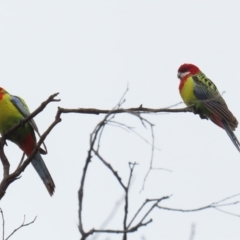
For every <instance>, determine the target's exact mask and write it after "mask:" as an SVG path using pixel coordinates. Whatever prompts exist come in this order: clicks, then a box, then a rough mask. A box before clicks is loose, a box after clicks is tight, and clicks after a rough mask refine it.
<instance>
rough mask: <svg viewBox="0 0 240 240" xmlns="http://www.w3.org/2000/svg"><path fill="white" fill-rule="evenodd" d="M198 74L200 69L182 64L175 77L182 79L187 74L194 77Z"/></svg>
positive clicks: (188, 64)
mask: <svg viewBox="0 0 240 240" xmlns="http://www.w3.org/2000/svg"><path fill="white" fill-rule="evenodd" d="M199 72H200V69H199V68H198V67H197V66H195V65H193V64H190V63H184V64H183V65H181V66H180V67H179V69H178V75H177V76H178V78H180V79H182V78H184V77H185V76H187V75H189V74H190V75H195V74H197V73H199Z"/></svg>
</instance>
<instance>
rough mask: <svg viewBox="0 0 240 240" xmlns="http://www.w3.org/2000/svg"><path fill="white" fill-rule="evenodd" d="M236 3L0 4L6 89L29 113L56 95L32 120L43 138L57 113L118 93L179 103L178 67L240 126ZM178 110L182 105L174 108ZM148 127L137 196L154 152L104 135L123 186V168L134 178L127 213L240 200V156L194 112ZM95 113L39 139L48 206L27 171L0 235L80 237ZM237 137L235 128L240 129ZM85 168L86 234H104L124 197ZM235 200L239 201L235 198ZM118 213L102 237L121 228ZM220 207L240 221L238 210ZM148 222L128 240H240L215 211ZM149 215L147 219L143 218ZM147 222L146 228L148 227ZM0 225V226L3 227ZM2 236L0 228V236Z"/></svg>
mask: <svg viewBox="0 0 240 240" xmlns="http://www.w3.org/2000/svg"><path fill="white" fill-rule="evenodd" d="M239 9H240V3H239V2H238V1H221V0H215V1H190V0H188V1H187V0H182V1H177V0H175V1H174V0H172V1H160V0H159V1H157V0H156V1H153V0H152V1H151V0H149V1H142V0H140V1H139V0H138V1H134V0H131V1H113V0H111V1H107V0H104V1H79V0H78V1H74V0H69V1H62V0H58V1H56V0H55V1H54V0H48V1H46V0H42V1H30V0H29V1H24V0H21V1H19V0H4V1H3V0H1V1H0V79H1V84H0V85H1V87H4V88H6V89H7V91H9V92H10V93H12V94H14V95H19V96H21V97H23V98H24V99H25V101H26V102H27V103H28V106H29V108H30V109H31V110H34V109H35V108H36V107H38V106H39V104H40V103H41V102H42V101H44V100H45V99H46V98H47V97H48V96H49V95H50V94H52V93H55V92H60V98H61V99H62V101H61V102H60V103H53V104H51V105H49V106H48V107H47V109H46V110H45V111H44V112H43V113H41V114H40V115H38V116H37V117H36V119H35V120H36V122H37V124H38V126H39V128H40V131H41V132H43V131H44V130H45V129H46V128H47V127H48V125H49V124H50V123H51V122H52V121H53V119H54V116H55V113H56V109H57V106H61V107H68V108H77V107H85V108H87V107H95V108H103V109H111V108H112V107H113V106H114V105H115V104H116V103H117V101H118V100H119V98H120V96H121V95H122V93H123V92H124V91H125V89H126V86H127V83H128V84H129V88H130V91H129V93H128V95H127V102H126V104H125V107H137V106H139V105H140V104H143V106H146V107H152V108H160V107H167V106H169V105H172V104H175V103H178V102H179V101H181V99H180V95H179V93H178V85H179V80H178V79H177V77H176V76H177V69H178V67H179V66H180V65H181V64H182V63H185V62H190V63H194V64H196V65H198V66H199V67H200V68H201V69H202V71H203V72H204V73H206V74H207V76H208V77H209V78H211V79H212V80H213V81H214V83H215V84H216V85H217V86H218V89H219V91H221V92H222V91H226V94H225V95H224V98H225V100H226V101H227V103H228V106H229V107H230V109H231V111H232V112H233V113H234V114H235V116H236V117H237V118H238V119H240V108H239V102H240V95H239V86H240V84H239V81H240V71H239V69H240V27H239V23H240V16H239ZM181 106H182V107H183V106H184V105H180V106H179V107H181ZM146 117H147V118H148V119H149V120H150V121H152V122H153V123H154V124H155V141H156V146H157V147H159V148H160V149H161V151H157V152H156V153H155V158H154V166H156V167H162V168H167V169H170V170H172V173H170V172H167V171H153V172H151V174H150V176H149V177H148V179H147V182H146V186H145V191H143V192H142V193H139V191H140V189H141V186H142V181H143V177H144V174H145V173H146V170H147V168H148V165H149V161H150V154H151V147H150V146H149V145H147V144H146V143H144V142H143V141H142V140H141V139H139V138H138V137H137V136H135V135H133V134H129V133H126V132H124V131H122V130H121V129H118V128H113V127H109V128H108V129H107V130H106V132H105V135H104V136H103V141H102V145H101V147H102V150H101V153H102V155H103V156H104V157H105V159H106V160H107V161H109V162H110V163H111V164H112V165H113V167H114V168H115V169H117V170H118V172H119V174H120V175H121V176H122V178H123V181H124V182H125V183H126V181H127V177H128V172H129V170H128V162H129V161H136V162H138V163H139V166H138V167H136V169H135V172H134V183H133V185H132V188H131V194H130V213H129V214H130V216H132V215H133V214H134V212H135V211H136V210H137V209H138V207H139V206H140V205H141V203H142V202H143V201H144V199H145V198H155V197H161V196H165V195H169V194H173V196H172V197H171V199H170V200H167V201H165V202H163V203H162V204H163V205H164V206H168V207H174V208H184V209H189V208H198V207H201V206H204V205H207V204H210V203H212V202H214V201H218V200H220V199H222V198H225V197H227V196H230V195H233V194H236V193H239V192H240V154H239V152H237V150H236V149H235V147H234V146H233V144H232V143H231V141H230V139H229V138H228V136H227V134H226V133H225V132H224V131H223V130H221V129H220V128H218V127H216V126H215V125H214V124H212V123H211V122H210V121H203V120H200V118H198V117H197V116H195V115H193V114H190V113H179V114H158V115H151V116H146ZM101 118H102V116H100V117H99V116H87V115H77V114H69V115H64V116H63V121H62V123H60V124H59V125H58V126H57V127H56V128H55V129H54V130H53V132H52V133H51V134H50V136H49V137H48V138H47V140H46V144H47V146H48V150H49V154H48V155H47V156H44V159H45V162H46V164H47V166H48V168H49V170H50V172H51V174H52V177H53V178H54V181H55V183H56V192H55V194H54V196H53V197H52V198H51V197H49V195H48V193H47V191H46V189H45V188H44V186H43V184H42V182H41V180H40V179H39V177H38V176H37V174H36V173H35V171H34V170H33V168H32V166H29V168H27V170H26V171H25V172H24V173H23V175H22V178H21V179H20V180H18V181H17V182H15V183H13V184H12V185H11V186H10V187H9V189H8V190H7V194H6V196H5V197H4V198H3V200H2V201H1V204H0V207H1V208H2V209H3V210H4V213H5V220H6V234H8V233H10V232H11V231H12V230H13V229H15V228H16V227H17V226H19V224H20V223H21V222H22V219H23V215H24V214H25V215H26V218H27V221H30V220H32V219H33V217H34V216H36V215H37V216H38V218H37V221H36V222H35V223H34V224H33V225H31V226H29V227H26V228H24V229H22V230H20V231H19V232H18V233H16V234H15V235H14V236H13V237H12V238H11V239H12V240H14V239H15V240H18V239H24V240H32V239H36V240H42V239H44V240H57V239H64V240H65V239H66V240H67V239H79V238H80V234H79V232H78V228H77V226H78V212H77V211H78V201H77V191H78V188H79V183H80V177H81V174H82V168H83V164H84V162H85V158H86V156H87V150H88V144H89V134H90V132H91V131H92V130H93V128H94V126H95V125H96V124H97V123H98V122H99V121H100V119H101ZM117 119H118V120H120V121H122V122H125V123H127V124H129V125H131V126H136V127H137V129H136V130H137V131H138V132H139V133H141V134H142V135H143V136H145V137H146V138H147V139H149V140H151V134H150V131H148V130H145V129H144V128H142V127H141V125H140V123H139V122H138V121H137V120H136V119H134V118H133V117H130V116H128V115H122V116H119V117H118V118H117ZM236 135H237V136H238V137H239V138H240V131H239V130H237V131H236ZM6 152H7V154H8V156H9V159H10V160H11V163H12V166H16V165H17V163H18V161H19V159H20V157H21V151H20V150H19V149H18V148H17V147H16V146H14V145H13V144H11V143H9V146H8V147H7V148H6ZM95 160H96V159H93V162H92V163H91V165H90V171H89V175H88V178H87V181H86V188H85V189H86V191H85V194H86V195H85V197H86V198H85V201H84V212H83V214H84V215H83V217H84V227H85V229H86V230H89V229H90V228H92V227H95V228H99V227H100V226H101V224H102V223H103V222H104V220H105V219H106V218H107V216H108V214H109V213H110V211H111V210H112V209H113V207H114V205H115V203H116V201H117V200H119V199H120V198H121V197H122V194H123V192H122V189H121V188H120V187H119V186H118V184H117V182H116V181H115V179H114V178H113V177H112V175H111V174H110V173H109V171H107V170H106V169H105V168H103V167H102V165H101V164H100V163H99V161H95ZM236 200H237V199H236ZM123 207H124V206H123V205H121V206H120V209H119V210H118V212H117V213H116V216H115V218H114V220H113V221H112V222H111V223H110V224H109V225H108V228H114V229H116V228H121V227H122V222H123V221H122V219H123V210H122V209H123ZM224 210H228V211H231V212H233V213H237V214H240V209H239V206H234V207H228V208H224ZM150 217H151V218H153V220H154V221H153V223H151V224H150V225H149V226H147V227H144V228H142V229H140V230H139V231H138V232H137V233H134V234H132V235H130V236H129V239H148V240H149V239H150V240H151V239H169V240H170V239H171V240H172V239H189V237H190V231H191V225H192V224H193V223H194V224H195V225H196V233H195V238H194V239H195V240H202V239H240V227H239V226H240V225H239V224H240V220H239V218H237V217H233V216H230V215H226V214H223V213H221V212H218V211H216V210H206V211H202V212H197V213H176V212H166V211H159V210H155V211H154V212H153V213H152V214H151V216H150ZM150 217H149V218H150ZM149 218H148V219H149ZM0 225H1V223H0ZM0 231H1V229H0ZM121 238H122V237H121V236H120V235H100V236H99V237H98V239H113V240H114V239H121Z"/></svg>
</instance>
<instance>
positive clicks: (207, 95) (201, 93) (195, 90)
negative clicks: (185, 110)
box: [177, 63, 240, 152]
mask: <svg viewBox="0 0 240 240" xmlns="http://www.w3.org/2000/svg"><path fill="white" fill-rule="evenodd" d="M177 77H178V78H179V79H180V84H179V92H180V95H181V97H182V99H183V101H184V103H185V104H186V105H187V106H192V110H193V112H194V113H195V114H198V115H199V116H200V118H201V119H207V120H208V119H210V120H211V121H212V122H213V123H215V124H216V125H217V126H219V127H220V128H223V129H224V130H225V131H226V133H227V134H228V136H229V138H230V139H231V141H232V142H233V144H234V146H235V147H236V148H237V150H238V151H239V152H240V143H239V141H238V139H237V137H236V135H235V134H234V132H233V131H234V130H235V129H236V128H237V126H238V121H237V119H236V118H235V117H234V115H233V114H232V112H231V111H230V110H229V109H228V106H227V104H226V102H225V101H224V99H223V98H222V96H221V94H220V93H219V91H218V89H217V87H216V85H215V84H214V83H213V82H212V81H211V80H210V79H209V78H207V77H206V75H205V74H204V73H203V72H202V71H201V70H200V69H199V68H198V67H197V66H195V65H193V64H188V63H185V64H182V65H181V66H180V67H179V68H178V73H177Z"/></svg>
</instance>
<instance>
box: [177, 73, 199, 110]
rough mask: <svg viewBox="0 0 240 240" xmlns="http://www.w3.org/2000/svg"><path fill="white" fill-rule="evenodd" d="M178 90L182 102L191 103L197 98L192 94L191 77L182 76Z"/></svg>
mask: <svg viewBox="0 0 240 240" xmlns="http://www.w3.org/2000/svg"><path fill="white" fill-rule="evenodd" d="M179 91H180V95H181V97H182V99H183V101H184V103H185V104H186V105H187V106H189V105H191V104H193V103H194V102H195V101H196V100H197V98H196V96H195V95H194V81H193V79H192V77H187V78H183V79H182V80H181V82H180V85H179Z"/></svg>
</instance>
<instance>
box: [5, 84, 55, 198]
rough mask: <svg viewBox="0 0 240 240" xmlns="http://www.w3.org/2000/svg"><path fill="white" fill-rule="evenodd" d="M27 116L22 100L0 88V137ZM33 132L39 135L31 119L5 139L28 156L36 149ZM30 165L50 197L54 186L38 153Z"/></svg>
mask: <svg viewBox="0 0 240 240" xmlns="http://www.w3.org/2000/svg"><path fill="white" fill-rule="evenodd" d="M29 115H30V111H29V109H28V107H27V105H26V103H25V101H24V100H23V99H22V98H20V97H17V96H13V95H11V94H9V93H8V92H7V91H6V90H5V89H3V88H1V87H0V133H1V134H2V135H3V134H4V133H5V132H6V131H8V130H9V129H10V128H11V127H13V126H15V125H16V124H18V123H19V122H20V121H21V120H23V119H24V118H26V117H27V116H29ZM34 131H36V132H37V133H38V134H39V132H38V128H37V125H36V123H35V122H34V120H33V119H31V120H30V121H29V122H27V123H25V124H24V125H23V126H21V127H19V128H17V129H16V130H14V131H13V132H12V133H11V134H10V135H9V136H8V137H7V138H8V140H10V141H11V142H13V143H15V144H16V145H18V147H19V148H20V149H21V150H22V151H23V152H24V153H25V154H26V155H27V156H29V155H30V154H31V153H32V152H33V150H34V148H35V147H36V136H35V133H34ZM42 151H43V150H42ZM31 163H32V165H33V167H34V168H35V170H36V171H37V173H38V175H39V176H40V178H41V179H42V181H43V183H44V185H45V186H46V188H47V190H48V192H49V194H50V196H52V195H53V193H54V189H55V184H54V181H53V179H52V177H51V175H50V173H49V171H48V169H47V167H46V165H45V163H44V161H43V159H42V157H41V155H40V151H38V152H37V153H36V154H35V156H34V157H33V159H32V161H31Z"/></svg>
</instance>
